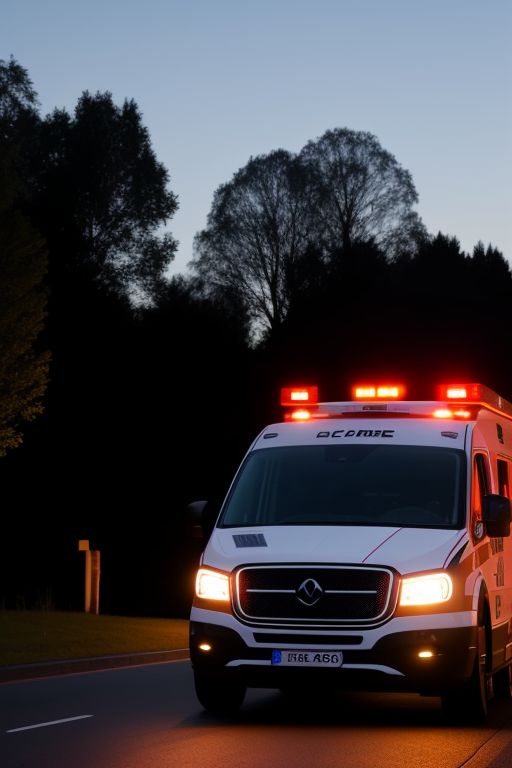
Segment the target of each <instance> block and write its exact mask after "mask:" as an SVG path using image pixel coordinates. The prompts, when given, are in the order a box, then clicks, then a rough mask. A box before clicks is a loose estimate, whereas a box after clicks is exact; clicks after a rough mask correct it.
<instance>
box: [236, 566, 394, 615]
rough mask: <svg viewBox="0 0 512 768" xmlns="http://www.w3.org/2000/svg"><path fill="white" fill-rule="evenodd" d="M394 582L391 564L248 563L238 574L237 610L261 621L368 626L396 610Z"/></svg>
mask: <svg viewBox="0 0 512 768" xmlns="http://www.w3.org/2000/svg"><path fill="white" fill-rule="evenodd" d="M395 581H396V580H395V579H393V573H392V571H390V570H388V569H386V568H370V567H368V568H366V567H357V566H322V565H307V566H301V565H290V566H281V565H274V566H272V565H265V566H246V567H244V568H241V569H240V570H239V571H238V572H237V573H236V589H235V599H234V608H235V612H236V613H237V615H238V616H239V618H241V619H242V620H243V621H245V622H247V623H250V624H257V625H268V624H271V625H275V624H279V625H282V626H300V625H302V626H311V625H314V626H321V625H328V626H331V627H332V626H333V625H343V626H347V625H351V626H358V625H363V626H367V625H369V624H375V623H379V622H381V621H382V620H384V619H385V618H387V616H388V615H389V614H390V613H391V611H392V610H393V607H394V597H396V595H395V591H396V589H395Z"/></svg>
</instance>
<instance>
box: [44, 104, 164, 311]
mask: <svg viewBox="0 0 512 768" xmlns="http://www.w3.org/2000/svg"><path fill="white" fill-rule="evenodd" d="M39 152H40V168H39V173H38V176H39V189H38V192H37V194H36V195H35V197H34V201H33V204H34V211H35V215H36V216H37V217H38V221H39V222H40V225H41V227H42V228H43V231H44V232H45V234H46V236H47V239H48V243H49V247H50V252H51V257H52V261H54V260H57V262H58V263H57V264H55V265H54V266H55V267H57V268H58V267H60V268H61V269H71V270H77V269H78V270H79V271H81V272H82V274H83V275H84V276H89V277H90V278H92V279H93V280H96V281H97V282H98V283H99V284H101V285H102V286H103V287H106V288H107V289H108V290H110V291H112V292H114V293H117V294H119V295H129V296H130V297H131V298H132V299H133V300H135V302H141V301H142V302H144V301H149V302H151V300H152V299H153V297H154V295H155V293H156V292H158V291H159V290H160V289H161V288H162V285H163V284H164V283H165V272H166V269H167V267H168V265H169V263H170V262H171V261H172V259H173V258H174V253H175V250H176V247H177V244H176V242H175V240H174V239H173V237H172V236H171V235H170V234H169V233H164V234H161V233H160V232H159V230H160V228H161V227H162V226H163V225H164V224H165V223H166V222H167V220H168V219H169V218H170V217H171V216H172V215H173V214H174V212H175V211H176V209H177V206H178V204H177V198H176V196H175V195H174V194H173V193H172V192H171V191H170V190H169V189H168V188H167V185H168V181H169V175H168V172H167V170H166V169H165V168H164V166H163V165H162V163H160V162H158V161H157V159H156V156H155V154H154V152H153V149H152V147H151V142H150V137H149V133H148V130H147V129H146V128H145V127H144V126H143V125H142V121H141V115H140V112H139V109H138V107H137V105H136V104H135V102H134V101H125V102H124V104H123V106H122V107H118V106H116V105H115V104H114V103H113V101H112V95H111V94H110V93H97V94H95V95H94V96H93V95H91V94H90V93H88V92H85V93H84V94H83V95H82V96H81V98H80V99H79V101H78V104H77V107H76V109H75V114H74V116H73V117H70V115H68V113H67V112H65V111H62V110H60V111H59V110H56V111H54V112H53V113H52V114H51V115H49V116H48V117H47V118H46V120H45V121H44V123H43V125H42V127H41V137H40V148H39Z"/></svg>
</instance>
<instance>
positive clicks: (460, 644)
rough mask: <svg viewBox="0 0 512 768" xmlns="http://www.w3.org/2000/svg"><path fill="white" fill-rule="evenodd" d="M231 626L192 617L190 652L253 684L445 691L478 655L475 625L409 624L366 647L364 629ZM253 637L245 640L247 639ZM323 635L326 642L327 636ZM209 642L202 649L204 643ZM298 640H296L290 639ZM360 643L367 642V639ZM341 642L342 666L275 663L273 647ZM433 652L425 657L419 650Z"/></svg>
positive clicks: (207, 670) (220, 672)
mask: <svg viewBox="0 0 512 768" xmlns="http://www.w3.org/2000/svg"><path fill="white" fill-rule="evenodd" d="M243 631H244V634H245V635H246V638H244V637H242V635H241V634H240V633H239V632H238V631H237V630H236V629H235V628H232V627H226V626H221V625H218V624H213V623H209V622H201V621H191V622H190V656H191V659H192V664H193V666H194V669H195V670H196V671H197V672H199V673H201V674H202V675H207V676H210V677H212V678H215V677H218V678H219V679H220V678H222V679H225V678H226V677H230V678H233V679H236V680H238V681H240V682H242V683H243V684H244V685H246V686H248V687H256V688H282V687H285V686H287V685H291V684H300V685H307V684H319V685H322V686H326V687H330V688H336V689H338V688H339V689H342V688H345V689H351V690H372V691H374V690H382V691H411V692H417V693H422V694H426V695H440V694H442V693H445V692H447V691H450V690H451V689H455V688H456V687H458V686H460V685H461V683H463V682H464V681H465V680H467V679H468V678H469V677H470V676H471V673H472V670H473V667H474V663H475V657H476V631H477V628H476V626H473V625H471V626H456V627H442V628H439V629H428V630H427V629H409V630H405V631H398V632H393V631H390V632H388V633H387V634H383V635H382V636H381V637H380V638H378V639H377V640H376V642H375V643H374V644H373V645H372V647H365V645H366V646H367V645H368V644H367V643H366V644H365V642H364V638H363V634H364V633H363V632H362V633H360V635H359V636H358V635H357V634H354V635H351V636H350V644H347V634H346V633H344V634H343V635H341V636H340V642H339V643H337V641H336V635H335V633H333V632H331V633H329V634H328V635H327V634H325V635H318V634H317V635H316V637H315V638H311V637H309V638H308V636H307V635H303V636H302V637H301V638H300V639H299V638H297V637H296V636H295V637H294V636H293V635H288V636H287V635H286V633H284V634H283V632H281V633H280V634H279V635H277V636H276V635H274V636H273V635H271V634H265V633H262V632H259V631H257V630H254V632H253V633H251V635H250V637H251V640H250V642H249V641H248V640H249V638H248V637H247V628H243ZM246 640H247V641H246ZM322 641H323V642H322ZM205 644H206V645H208V646H210V650H201V649H200V647H199V646H200V645H205ZM291 644H293V645H291ZM361 646H362V647H361ZM290 647H295V648H308V649H317V648H324V649H325V648H331V649H335V648H338V647H339V648H343V665H342V666H341V667H339V668H328V669H324V668H323V669H310V668H304V667H279V666H276V665H273V664H272V661H271V659H272V650H273V649H282V648H288V649H289V648H290ZM425 650H429V651H431V652H432V656H431V657H430V658H420V657H419V656H418V654H419V653H420V651H425Z"/></svg>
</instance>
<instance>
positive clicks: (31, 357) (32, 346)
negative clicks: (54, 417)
mask: <svg viewBox="0 0 512 768" xmlns="http://www.w3.org/2000/svg"><path fill="white" fill-rule="evenodd" d="M1 149H2V150H4V151H0V360H1V361H2V365H1V366H0V456H4V455H5V453H6V451H7V450H8V449H10V448H15V447H16V446H18V445H20V443H21V442H22V425H23V423H24V422H28V421H31V420H32V419H34V418H35V417H36V416H37V415H38V414H40V413H41V412H42V410H43V404H42V398H43V395H44V393H45V390H46V386H47V383H48V365H49V354H48V352H46V351H42V350H40V349H38V339H39V335H40V333H41V331H42V330H43V326H44V318H45V306H46V291H45V289H44V286H43V278H44V275H45V272H46V251H45V248H44V244H43V241H42V239H41V238H40V237H39V236H38V235H37V234H36V233H35V232H34V230H33V229H32V227H31V226H30V223H29V222H28V220H27V219H26V217H24V216H23V215H22V214H21V212H20V211H19V210H18V208H17V207H16V204H15V194H16V189H17V186H18V185H17V183H16V179H15V174H14V171H13V169H12V165H11V163H10V162H9V150H8V148H7V147H6V146H5V142H2V143H1Z"/></svg>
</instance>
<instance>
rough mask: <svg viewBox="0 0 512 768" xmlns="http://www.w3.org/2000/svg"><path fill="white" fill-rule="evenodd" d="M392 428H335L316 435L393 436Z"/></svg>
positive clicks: (335, 436)
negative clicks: (332, 430)
mask: <svg viewBox="0 0 512 768" xmlns="http://www.w3.org/2000/svg"><path fill="white" fill-rule="evenodd" d="M394 436H395V430H394V429H357V430H356V429H335V430H334V432H319V433H318V434H317V437H331V438H338V437H339V438H344V437H382V438H386V437H388V438H389V437H394Z"/></svg>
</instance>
